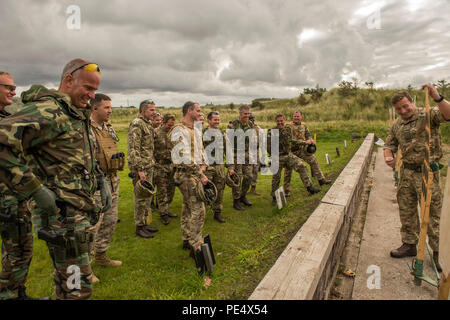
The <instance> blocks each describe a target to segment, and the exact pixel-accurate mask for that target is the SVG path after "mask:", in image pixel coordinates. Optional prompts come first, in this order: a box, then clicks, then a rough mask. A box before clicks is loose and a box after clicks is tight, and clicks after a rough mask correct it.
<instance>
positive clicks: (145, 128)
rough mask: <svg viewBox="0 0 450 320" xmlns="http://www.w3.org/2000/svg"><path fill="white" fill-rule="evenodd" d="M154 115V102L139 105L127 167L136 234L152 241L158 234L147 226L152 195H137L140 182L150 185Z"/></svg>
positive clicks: (153, 162)
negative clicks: (131, 182)
mask: <svg viewBox="0 0 450 320" xmlns="http://www.w3.org/2000/svg"><path fill="white" fill-rule="evenodd" d="M154 114H155V103H154V102H153V101H150V100H144V101H142V102H141V104H140V105H139V116H138V117H137V118H136V119H134V120H133V121H132V122H131V123H130V128H129V130H128V167H129V169H130V177H132V178H133V187H134V222H135V224H136V235H137V236H139V237H142V238H153V237H154V233H155V232H157V231H158V229H157V228H154V227H150V225H149V224H150V222H151V220H152V212H151V210H150V202H151V201H152V196H149V195H147V194H146V195H142V193H141V192H140V188H141V186H142V184H143V183H144V184H148V183H150V184H151V183H152V182H153V166H154V165H155V158H154V156H153V150H154V134H155V132H154V130H153V127H152V122H151V119H152V118H153V115H154ZM147 219H148V220H149V221H148V225H147V221H146V220H147Z"/></svg>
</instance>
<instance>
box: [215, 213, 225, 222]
mask: <svg viewBox="0 0 450 320" xmlns="http://www.w3.org/2000/svg"><path fill="white" fill-rule="evenodd" d="M214 219H215V220H217V221H219V222H220V223H224V222H225V219H224V218H223V217H222V214H221V213H220V211H218V212H214Z"/></svg>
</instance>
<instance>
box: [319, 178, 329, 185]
mask: <svg viewBox="0 0 450 320" xmlns="http://www.w3.org/2000/svg"><path fill="white" fill-rule="evenodd" d="M330 183H331V180H328V179H327V178H323V179H322V180H319V184H320V185H321V186H322V185H324V184H330Z"/></svg>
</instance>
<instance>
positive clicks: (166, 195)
mask: <svg viewBox="0 0 450 320" xmlns="http://www.w3.org/2000/svg"><path fill="white" fill-rule="evenodd" d="M154 155H155V161H156V164H155V173H154V175H153V179H154V181H155V185H156V187H157V190H156V199H157V201H158V211H159V214H160V215H161V216H163V215H167V214H168V213H169V208H170V204H171V203H172V200H173V196H174V194H175V182H174V180H173V176H174V166H173V164H172V157H171V154H170V148H169V133H168V132H166V131H165V130H164V129H163V128H162V126H160V127H159V128H157V129H156V130H155V152H154Z"/></svg>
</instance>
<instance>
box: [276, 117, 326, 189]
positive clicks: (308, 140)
mask: <svg viewBox="0 0 450 320" xmlns="http://www.w3.org/2000/svg"><path fill="white" fill-rule="evenodd" d="M302 120H303V114H302V112H301V111H300V110H297V111H295V112H294V114H293V122H292V124H290V127H291V128H292V135H293V139H294V140H296V141H298V142H296V143H293V144H292V146H291V151H292V153H293V154H294V155H296V156H297V157H299V158H300V159H302V160H303V161H306V162H307V163H308V164H309V165H310V166H311V171H312V173H313V177H314V178H315V179H316V180H317V181H319V184H320V185H324V184H330V183H331V181H330V180H328V179H327V178H325V176H324V174H323V173H322V170H320V167H319V163H318V162H317V159H316V157H315V156H314V155H313V154H308V153H307V152H306V151H305V148H304V147H305V145H308V144H314V140H313V139H312V136H311V134H310V133H309V130H308V127H307V126H306V124H305V123H304V122H302ZM291 176H292V169H288V170H286V171H285V172H284V181H285V182H284V183H285V188H286V189H285V191H286V196H289V194H290V189H291Z"/></svg>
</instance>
